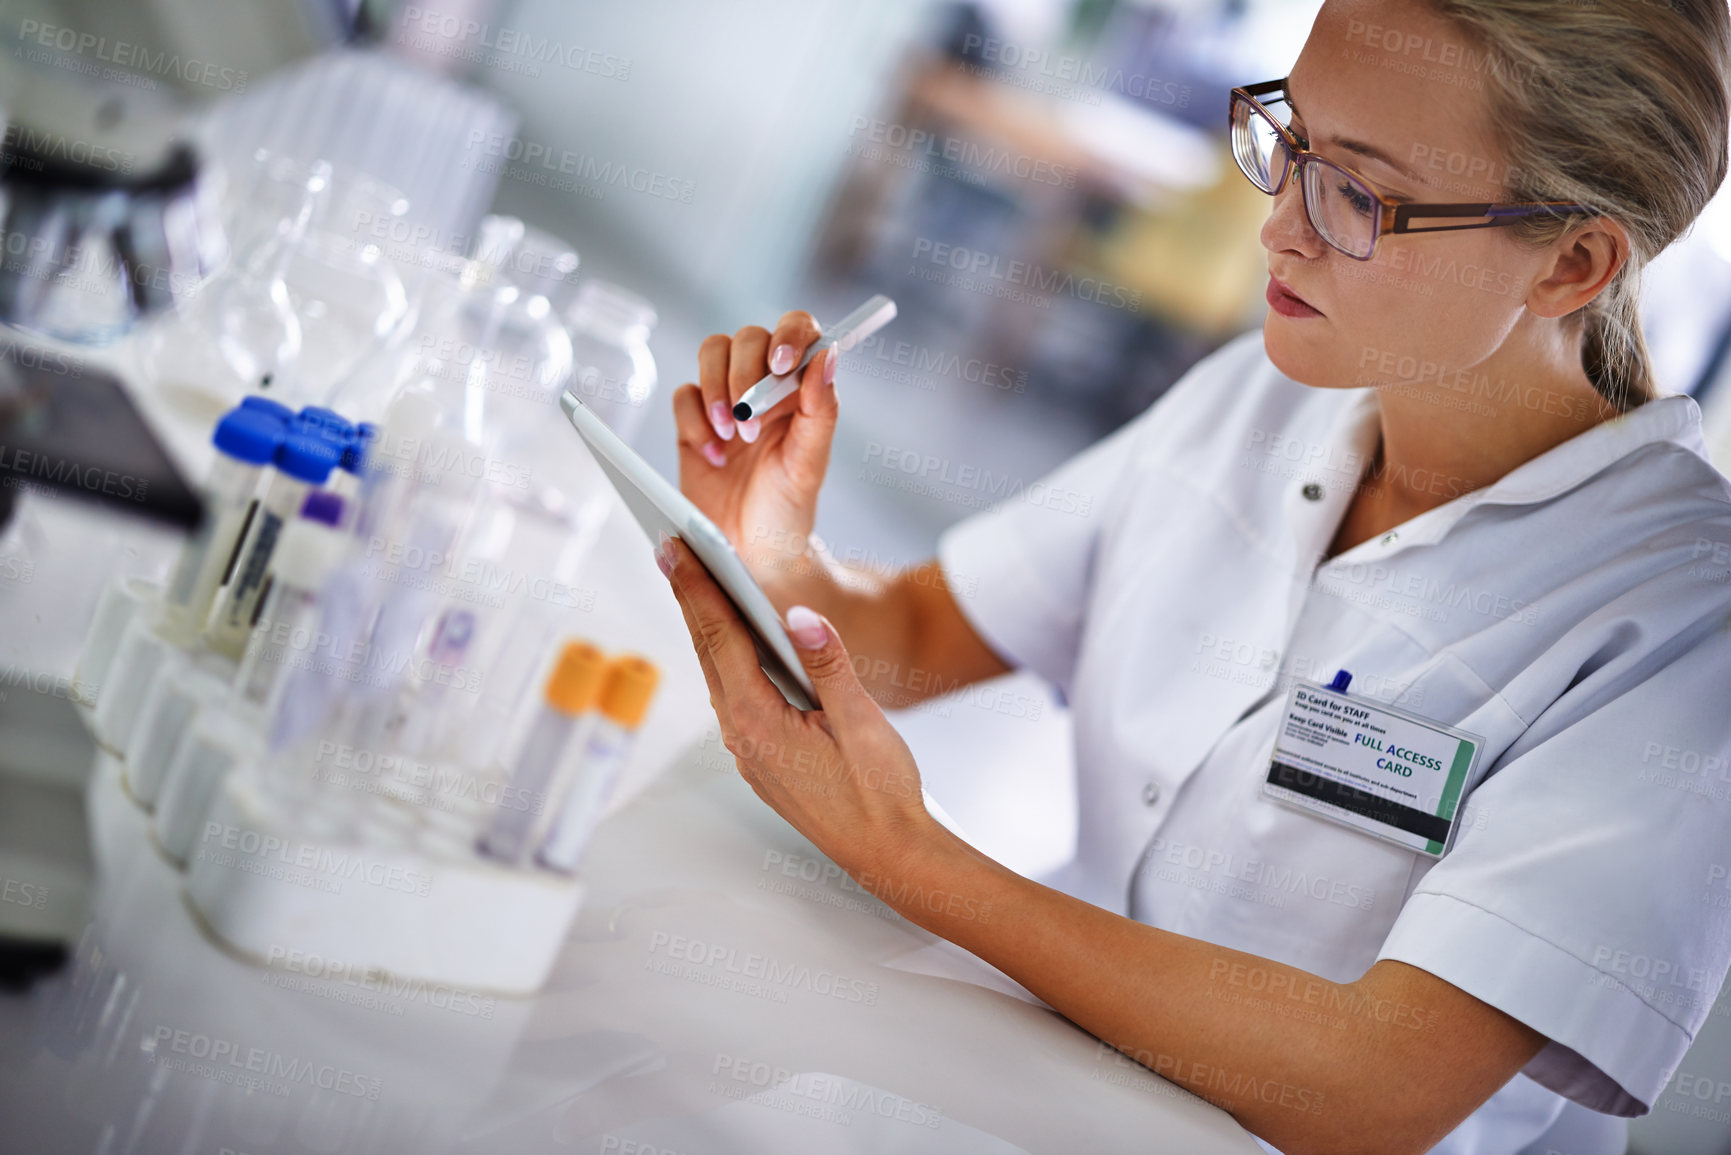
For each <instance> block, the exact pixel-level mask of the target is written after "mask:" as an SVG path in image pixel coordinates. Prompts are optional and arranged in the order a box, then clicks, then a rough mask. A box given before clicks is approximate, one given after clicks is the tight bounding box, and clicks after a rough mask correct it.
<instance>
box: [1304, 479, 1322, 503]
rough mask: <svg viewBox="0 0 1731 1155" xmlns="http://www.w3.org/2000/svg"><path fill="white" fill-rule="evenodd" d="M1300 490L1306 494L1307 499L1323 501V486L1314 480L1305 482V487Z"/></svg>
mask: <svg viewBox="0 0 1731 1155" xmlns="http://www.w3.org/2000/svg"><path fill="white" fill-rule="evenodd" d="M1299 492H1300V493H1302V494H1304V499H1305V500H1306V501H1321V500H1322V486H1320V485H1318V484H1316V482H1314V481H1307V482H1305V483H1304V488H1303V489H1302V490H1300V491H1299Z"/></svg>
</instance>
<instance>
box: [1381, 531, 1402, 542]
mask: <svg viewBox="0 0 1731 1155" xmlns="http://www.w3.org/2000/svg"><path fill="white" fill-rule="evenodd" d="M1399 537H1400V533H1399V531H1397V530H1392V529H1391V530H1389V531H1388V532H1387V533H1385V534H1383V535H1382V544H1384V545H1393V544H1394V543H1395V541H1396V540H1397V539H1399Z"/></svg>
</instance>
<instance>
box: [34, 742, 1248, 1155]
mask: <svg viewBox="0 0 1731 1155" xmlns="http://www.w3.org/2000/svg"><path fill="white" fill-rule="evenodd" d="M118 770H119V768H118V766H117V765H116V764H115V763H114V762H113V761H112V760H111V759H107V758H106V757H105V758H104V759H103V761H102V763H101V766H100V768H99V771H98V777H97V780H96V782H95V783H94V784H93V789H92V815H93V817H92V821H93V825H94V826H95V827H96V828H97V829H98V830H99V832H100V843H101V849H100V852H99V858H100V860H101V862H100V869H101V872H102V875H103V885H102V886H101V888H100V889H99V891H98V897H97V902H96V909H95V912H94V915H93V917H92V920H91V922H90V925H89V926H88V928H87V929H86V931H85V933H84V936H83V939H82V940H81V942H80V943H79V946H78V950H77V953H76V957H75V958H74V960H73V962H72V963H71V964H70V965H69V967H68V968H67V970H66V971H64V972H62V973H61V974H60V975H58V976H56V977H55V978H53V979H51V980H48V981H46V982H43V983H41V984H39V986H38V987H37V988H36V990H35V991H33V992H32V993H31V994H30V995H29V996H28V997H25V998H19V997H9V998H4V999H0V1120H4V1121H5V1123H4V1125H3V1126H0V1150H5V1151H19V1152H24V1151H28V1152H31V1153H33V1155H57V1153H59V1152H101V1153H103V1155H132V1153H145V1152H148V1153H156V1152H175V1153H181V1152H210V1153H212V1155H221V1153H222V1152H236V1153H240V1152H245V1153H248V1155H261V1153H267V1152H344V1153H349V1152H353V1153H362V1152H367V1153H371V1152H379V1153H387V1152H410V1151H413V1152H417V1153H419V1155H434V1153H441V1152H450V1153H457V1152H476V1153H481V1152H485V1153H489V1155H504V1153H507V1152H519V1151H521V1152H541V1151H553V1150H574V1151H594V1152H610V1151H618V1152H638V1153H640V1155H652V1153H654V1152H661V1153H675V1152H677V1153H680V1155H698V1153H709V1155H717V1153H721V1152H742V1153H745V1152H749V1153H752V1155H763V1153H766V1152H783V1151H785V1152H800V1153H809V1152H825V1153H828V1152H848V1151H860V1152H868V1151H869V1152H934V1153H936V1152H943V1153H946V1155H955V1153H957V1152H1006V1153H1007V1152H1015V1151H1033V1152H1053V1153H1065V1155H1068V1153H1073V1152H1083V1151H1087V1152H1114V1151H1135V1152H1141V1153H1153V1152H1174V1153H1183V1155H1211V1153H1214V1152H1220V1153H1222V1155H1224V1153H1229V1152H1243V1153H1245V1155H1255V1153H1256V1152H1258V1151H1259V1150H1260V1149H1259V1147H1258V1146H1257V1145H1256V1143H1255V1141H1254V1140H1253V1139H1251V1138H1250V1136H1249V1135H1248V1134H1247V1133H1246V1132H1244V1131H1243V1130H1242V1129H1241V1128H1240V1127H1239V1126H1238V1125H1237V1124H1236V1123H1235V1122H1234V1121H1233V1120H1232V1119H1231V1118H1230V1117H1229V1116H1227V1115H1226V1114H1225V1113H1224V1112H1221V1111H1219V1110H1217V1109H1216V1108H1214V1107H1211V1106H1209V1105H1208V1104H1206V1103H1204V1102H1202V1101H1201V1100H1200V1099H1197V1098H1195V1097H1194V1096H1192V1095H1191V1094H1189V1093H1188V1092H1186V1091H1184V1090H1181V1089H1180V1088H1178V1087H1176V1086H1175V1085H1173V1084H1171V1083H1168V1082H1167V1081H1165V1080H1163V1079H1160V1078H1158V1077H1156V1076H1155V1075H1153V1074H1152V1073H1150V1072H1149V1071H1147V1070H1146V1069H1145V1068H1142V1067H1140V1066H1137V1065H1135V1064H1133V1063H1131V1062H1130V1061H1129V1060H1127V1059H1124V1058H1122V1057H1120V1056H1119V1055H1118V1054H1117V1053H1116V1052H1114V1051H1111V1050H1110V1049H1108V1048H1105V1047H1103V1046H1102V1045H1101V1044H1100V1043H1098V1042H1096V1041H1095V1040H1094V1039H1092V1038H1091V1037H1089V1036H1088V1035H1087V1034H1086V1033H1084V1032H1083V1031H1081V1030H1079V1029H1077V1028H1076V1027H1074V1026H1072V1025H1071V1024H1069V1023H1068V1022H1066V1021H1065V1020H1063V1019H1062V1018H1061V1017H1059V1016H1058V1015H1056V1014H1054V1013H1053V1012H1052V1011H1050V1010H1049V1009H1045V1008H1043V1007H1041V1006H1037V1005H1034V1004H1033V1003H1032V1002H1030V1001H1025V1000H1026V999H1027V996H1026V995H1025V994H1021V995H1020V997H1018V995H1017V994H1012V993H1009V992H1010V991H1011V989H1012V988H1013V984H1010V983H1009V981H1008V980H1007V979H1005V978H1003V977H1002V976H1001V975H999V974H998V973H997V972H996V971H993V970H991V969H990V968H987V967H984V966H983V965H982V964H980V963H979V962H978V961H977V960H975V959H973V958H972V957H971V956H968V955H966V954H964V953H962V952H960V951H958V950H956V949H955V948H953V947H950V946H949V945H948V944H944V943H942V942H941V940H938V939H936V938H935V937H933V936H932V935H930V934H928V933H926V932H925V931H923V930H920V929H919V928H917V927H915V926H913V925H912V924H910V923H908V922H906V921H905V920H903V919H901V918H900V917H899V916H897V915H895V914H893V913H892V912H890V911H889V909H888V908H887V907H884V906H883V905H882V904H881V903H879V902H878V901H877V900H876V899H874V898H872V897H870V896H869V895H866V894H863V893H861V892H860V891H859V890H857V889H856V888H854V887H853V886H852V885H851V884H849V883H845V882H843V881H842V879H841V877H840V876H839V873H838V872H836V871H833V870H829V871H826V870H825V869H824V868H825V866H826V865H827V861H826V860H824V859H823V858H822V857H821V856H819V855H818V853H817V852H816V851H815V849H813V847H812V846H811V845H810V844H809V843H808V842H806V840H805V839H803V838H802V837H800V836H799V835H798V834H797V833H796V832H795V831H794V830H793V829H792V828H791V827H790V826H788V825H787V824H786V823H784V822H783V821H782V820H781V819H780V818H779V817H777V816H776V815H775V814H774V813H773V812H771V811H770V810H769V809H768V808H767V807H765V806H764V805H763V804H762V803H761V802H760V801H759V800H758V799H757V798H756V797H755V796H754V795H753V794H752V793H751V791H750V789H749V788H748V787H747V786H746V785H745V784H744V783H743V782H742V781H741V780H740V779H739V777H738V775H737V774H736V773H735V772H734V770H733V767H732V760H731V758H730V757H729V756H727V755H726V754H725V752H724V751H723V750H721V748H720V747H719V746H715V745H708V746H706V745H705V744H703V743H701V742H700V743H698V744H696V745H694V746H692V747H691V748H690V749H688V750H687V751H686V752H685V753H684V754H683V755H682V756H681V757H680V758H678V759H677V761H676V763H675V765H674V766H672V767H671V768H670V769H669V771H668V773H666V774H665V775H663V776H661V777H660V778H658V779H657V781H656V782H655V783H654V784H653V785H652V786H650V787H649V788H648V789H647V790H645V791H643V792H641V793H640V794H639V795H638V796H637V797H636V798H635V799H634V800H633V801H632V803H631V804H630V805H628V806H627V807H626V808H624V809H623V810H622V811H620V812H619V813H617V814H615V815H614V816H613V817H612V818H611V819H609V820H608V821H607V822H606V823H604V824H603V826H602V827H601V829H600V831H599V833H598V834H597V836H596V840H595V842H594V844H593V845H592V846H591V849H590V853H589V857H588V858H587V860H586V866H585V873H586V876H587V882H588V885H589V888H590V889H589V892H588V896H587V899H586V904H585V907H584V910H583V912H582V914H581V916H580V917H579V921H578V924H577V926H576V928H575V930H574V931H573V933H572V935H571V937H570V940H569V941H568V942H567V944H566V946H565V948H564V951H563V953H562V954H561V956H560V958H559V961H558V963H557V965H556V967H555V970H554V973H553V975H552V977H551V979H550V980H549V982H548V984H547V986H546V989H545V990H543V991H542V992H541V994H540V995H539V996H537V997H535V998H533V999H511V998H504V997H496V996H493V995H489V994H487V993H486V992H482V991H462V990H452V989H450V988H447V987H443V986H438V985H430V984H422V983H418V982H412V981H403V980H395V979H388V978H387V979H380V978H379V977H378V976H377V975H369V974H365V973H360V972H357V973H354V974H349V975H343V974H342V973H341V970H340V964H338V963H334V962H333V961H332V960H324V959H317V958H300V957H296V956H293V955H287V956H285V957H282V958H279V959H278V961H277V965H275V966H272V967H260V966H257V965H254V964H252V963H248V962H245V961H242V960H240V959H238V958H235V957H233V956H231V955H230V954H229V953H227V952H225V951H224V950H223V949H221V948H220V947H218V946H217V945H215V944H214V942H213V940H212V939H211V938H210V937H208V936H207V935H206V934H205V933H204V932H203V931H202V929H201V928H200V927H199V925H198V924H197V921H196V919H195V917H194V916H193V914H192V913H191V911H190V909H189V908H188V907H187V905H186V904H185V903H184V902H183V901H182V899H181V897H180V876H179V875H178V874H177V873H176V872H175V871H174V870H173V869H172V868H171V867H170V866H169V865H168V863H167V862H166V861H165V860H164V859H162V858H161V857H160V855H159V854H158V852H157V851H156V850H155V849H154V848H153V847H152V846H151V845H150V842H149V833H148V823H147V821H146V819H145V817H144V815H143V814H142V813H140V812H139V811H138V810H137V809H136V808H134V807H133V805H132V804H131V803H130V802H129V801H128V800H127V799H126V798H125V797H124V795H123V794H122V793H121V790H120V786H119V781H118ZM333 970H334V971H335V972H336V973H335V975H334V977H333V974H332V973H330V972H332V971H333ZM994 988H996V989H994Z"/></svg>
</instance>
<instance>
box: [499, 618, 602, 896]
mask: <svg viewBox="0 0 1731 1155" xmlns="http://www.w3.org/2000/svg"><path fill="white" fill-rule="evenodd" d="M606 670H607V656H606V655H605V654H604V653H602V651H601V650H600V648H599V647H596V646H594V645H591V644H590V643H588V642H582V641H573V642H567V643H566V644H565V648H564V650H562V651H561V652H560V654H559V661H558V663H557V664H556V665H555V666H554V668H553V676H552V677H550V678H548V679H547V687H546V690H545V692H544V693H543V695H542V703H541V709H540V710H539V711H538V712H537V713H536V715H535V721H534V723H533V724H532V725H531V727H530V729H529V737H528V739H527V740H526V741H525V742H524V743H523V749H522V750H521V751H520V752H519V753H518V755H517V762H516V765H515V766H513V767H512V770H511V792H512V794H513V795H514V796H515V798H516V799H518V800H520V801H522V802H523V803H524V804H523V805H522V806H521V807H516V806H503V805H502V806H500V807H499V809H497V810H495V811H494V812H493V818H492V821H491V822H490V823H489V824H488V826H487V830H486V832H485V833H483V834H482V835H481V840H480V843H479V848H480V850H481V852H482V853H483V854H486V855H488V856H489V857H492V858H497V859H499V860H500V861H502V862H510V863H516V862H518V861H519V860H520V859H521V858H522V855H523V850H524V848H525V844H526V843H527V842H528V840H529V835H530V832H531V828H532V827H533V825H534V822H535V815H536V812H537V809H538V808H537V807H535V806H533V805H531V804H529V800H530V799H534V798H544V797H546V795H547V788H548V787H549V786H550V785H552V783H553V779H554V777H555V775H556V774H557V772H558V770H559V766H560V764H561V763H562V762H563V761H564V759H565V753H566V750H567V748H568V747H569V746H570V744H571V736H572V734H573V732H574V731H575V730H576V728H577V722H578V719H579V718H581V717H582V716H583V715H584V714H585V713H587V712H588V711H589V710H590V709H592V708H593V707H594V705H595V700H596V698H597V697H599V696H600V693H601V684H602V679H603V677H604V676H605V674H606Z"/></svg>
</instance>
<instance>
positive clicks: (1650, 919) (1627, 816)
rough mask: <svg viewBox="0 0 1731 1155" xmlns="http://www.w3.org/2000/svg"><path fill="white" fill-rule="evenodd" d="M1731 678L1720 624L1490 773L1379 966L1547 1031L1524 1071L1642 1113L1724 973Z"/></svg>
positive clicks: (1729, 650) (1568, 1093)
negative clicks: (1439, 984)
mask: <svg viewBox="0 0 1731 1155" xmlns="http://www.w3.org/2000/svg"><path fill="white" fill-rule="evenodd" d="M1714 616H1715V617H1717V618H1720V619H1722V618H1723V614H1722V611H1721V612H1720V613H1718V614H1716V615H1714ZM1649 669H1651V667H1649ZM1728 670H1731V633H1728V632H1727V629H1726V628H1725V623H1724V621H1723V620H1720V621H1718V622H1717V624H1715V625H1713V626H1711V627H1710V629H1709V630H1708V632H1707V633H1706V636H1705V637H1704V638H1702V639H1701V640H1699V641H1697V642H1695V643H1693V644H1692V645H1691V646H1689V648H1687V649H1684V650H1683V651H1682V652H1681V654H1680V655H1679V656H1677V657H1676V658H1674V659H1673V660H1671V661H1669V662H1667V663H1665V664H1663V665H1662V666H1659V668H1658V669H1657V670H1656V671H1653V672H1651V673H1649V674H1648V675H1647V676H1646V677H1644V679H1643V680H1641V681H1639V682H1637V683H1636V684H1634V685H1633V686H1632V687H1631V688H1629V689H1628V690H1626V691H1624V692H1623V693H1621V694H1620V695H1618V696H1617V697H1616V698H1614V699H1612V700H1610V701H1609V702H1606V703H1605V704H1603V705H1601V706H1599V707H1598V708H1597V709H1594V710H1592V711H1591V712H1590V713H1587V714H1586V715H1585V716H1584V717H1582V718H1580V719H1579V720H1578V721H1575V722H1573V723H1572V724H1567V725H1562V726H1561V727H1560V728H1559V729H1558V730H1557V731H1556V732H1555V733H1554V734H1552V735H1550V736H1549V737H1542V738H1541V739H1540V740H1538V741H1537V742H1536V743H1534V744H1531V745H1530V746H1527V747H1526V748H1525V749H1524V751H1522V752H1520V753H1519V754H1518V755H1517V756H1515V757H1513V758H1511V759H1510V760H1508V761H1507V762H1506V763H1504V764H1502V765H1500V766H1498V767H1497V768H1496V772H1495V773H1494V774H1493V775H1492V776H1491V777H1490V778H1488V779H1487V780H1486V781H1485V782H1484V783H1483V785H1481V786H1480V787H1479V788H1478V789H1477V790H1476V791H1475V792H1474V794H1473V796H1472V798H1471V800H1470V805H1469V807H1468V808H1467V810H1466V813H1465V815H1464V817H1463V821H1464V823H1465V825H1464V826H1463V828H1462V830H1461V833H1460V834H1459V835H1458V836H1457V839H1456V843H1455V846H1454V847H1453V849H1451V850H1450V851H1449V853H1448V854H1447V855H1446V856H1445V857H1444V858H1443V859H1442V860H1441V861H1440V862H1439V863H1437V865H1436V866H1434V867H1433V868H1432V869H1431V870H1430V871H1429V873H1428V874H1426V875H1425V876H1424V878H1423V879H1422V880H1421V881H1420V882H1419V884H1418V886H1417V887H1416V889H1415V890H1414V891H1413V893H1412V895H1411V897H1410V898H1409V899H1408V900H1407V902H1406V904H1405V905H1404V906H1403V907H1402V909H1401V912H1400V914H1399V916H1398V917H1397V919H1396V920H1395V923H1394V926H1393V928H1392V929H1391V930H1390V932H1389V935H1388V938H1387V940H1386V941H1385V942H1384V944H1383V946H1382V949H1381V951H1380V953H1379V955H1378V958H1387V959H1398V960H1399V961H1401V962H1404V963H1409V964H1411V965H1412V966H1415V967H1419V968H1421V969H1423V970H1426V971H1429V972H1430V973H1432V974H1434V975H1437V976H1438V977H1440V978H1442V979H1444V980H1445V981H1447V982H1449V983H1451V984H1453V985H1454V986H1456V987H1459V988H1460V989H1462V990H1464V991H1466V992H1467V993H1468V994H1471V995H1473V996H1475V997H1477V998H1479V999H1481V1000H1483V1001H1484V1002H1487V1003H1489V1004H1490V1005H1492V1006H1494V1007H1497V1008H1498V1009H1500V1010H1502V1011H1504V1012H1506V1013H1507V1014H1509V1015H1511V1016H1513V1017H1514V1018H1516V1019H1519V1020H1520V1021H1521V1022H1523V1023H1525V1024H1527V1025H1528V1026H1530V1027H1532V1028H1534V1029H1535V1030H1538V1031H1540V1032H1541V1033H1543V1034H1544V1035H1545V1036H1546V1037H1547V1038H1548V1039H1549V1040H1550V1042H1549V1043H1548V1044H1547V1045H1546V1046H1545V1047H1544V1048H1543V1049H1542V1050H1541V1051H1540V1052H1539V1054H1538V1055H1537V1057H1535V1058H1534V1060H1533V1061H1532V1062H1531V1063H1530V1064H1528V1066H1527V1067H1526V1069H1525V1071H1524V1073H1525V1074H1526V1075H1528V1076H1529V1077H1530V1078H1532V1079H1534V1080H1535V1081H1537V1082H1538V1083H1540V1084H1542V1085H1543V1086H1545V1087H1548V1088H1550V1089H1551V1090H1553V1091H1556V1092H1557V1093H1558V1094H1560V1095H1563V1096H1565V1097H1567V1098H1569V1099H1572V1100H1574V1101H1575V1102H1578V1103H1580V1104H1582V1105H1584V1106H1586V1107H1590V1108H1592V1109H1594V1110H1596V1111H1601V1112H1604V1113H1606V1114H1611V1115H1626V1116H1635V1115H1643V1114H1646V1113H1647V1112H1648V1111H1649V1110H1650V1109H1651V1108H1652V1105H1653V1102H1654V1100H1655V1099H1656V1098H1657V1097H1658V1096H1659V1094H1660V1092H1662V1091H1663V1090H1664V1089H1665V1087H1666V1085H1667V1083H1668V1082H1669V1081H1670V1079H1671V1077H1672V1074H1673V1073H1674V1072H1676V1071H1677V1069H1678V1065H1679V1063H1680V1061H1681V1059H1682V1057H1683V1053H1684V1051H1685V1050H1687V1049H1688V1047H1689V1044H1690V1043H1691V1041H1693V1039H1694V1037H1695V1034H1696V1032H1697V1031H1699V1030H1700V1028H1701V1026H1702V1024H1703V1023H1704V1022H1705V1021H1706V1019H1707V1016H1708V1014H1709V1013H1710V1012H1711V1010H1712V1007H1713V1002H1714V998H1715V995H1716V993H1717V992H1718V990H1719V987H1720V984H1721V983H1722V982H1723V981H1724V978H1725V973H1726V966H1727V962H1728V961H1731V880H1728V878H1727V872H1728V870H1731V773H1728V772H1727V767H1728V766H1731V710H1727V709H1726V708H1725V701H1724V693H1723V687H1724V685H1725V677H1726V673H1727V671H1728ZM1541 720H1542V719H1541ZM1536 725H1537V723H1535V726H1536ZM1686 1073H1687V1072H1686V1071H1685V1074H1686ZM1679 1079H1680V1080H1681V1076H1679ZM1679 1085H1680V1086H1681V1083H1680V1084H1679Z"/></svg>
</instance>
